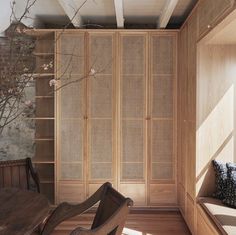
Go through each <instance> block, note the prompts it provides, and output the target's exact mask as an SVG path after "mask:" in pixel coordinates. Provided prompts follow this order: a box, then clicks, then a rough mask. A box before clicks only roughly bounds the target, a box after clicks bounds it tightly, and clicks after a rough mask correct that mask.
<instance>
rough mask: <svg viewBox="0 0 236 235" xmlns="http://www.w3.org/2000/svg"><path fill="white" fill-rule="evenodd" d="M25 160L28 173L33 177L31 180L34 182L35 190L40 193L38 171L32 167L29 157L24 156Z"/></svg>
mask: <svg viewBox="0 0 236 235" xmlns="http://www.w3.org/2000/svg"><path fill="white" fill-rule="evenodd" d="M26 162H27V165H28V168H29V172H30V175H31V177H32V178H33V180H34V182H35V184H36V187H37V192H38V193H40V186H39V185H40V180H39V175H38V172H36V170H35V169H34V167H33V165H32V162H31V159H30V158H26Z"/></svg>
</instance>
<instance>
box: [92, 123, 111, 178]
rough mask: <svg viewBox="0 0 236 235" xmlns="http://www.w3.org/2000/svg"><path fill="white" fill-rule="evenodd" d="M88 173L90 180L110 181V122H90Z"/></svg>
mask: <svg viewBox="0 0 236 235" xmlns="http://www.w3.org/2000/svg"><path fill="white" fill-rule="evenodd" d="M90 123H91V126H90V131H89V136H90V141H89V144H88V146H89V165H90V167H89V173H90V179H91V180H96V179H97V180H100V179H105V180H106V179H107V180H110V179H112V178H113V177H112V168H113V164H112V162H113V156H112V152H113V151H112V143H113V141H112V121H111V120H106V119H102V120H99V119H92V120H91V121H90Z"/></svg>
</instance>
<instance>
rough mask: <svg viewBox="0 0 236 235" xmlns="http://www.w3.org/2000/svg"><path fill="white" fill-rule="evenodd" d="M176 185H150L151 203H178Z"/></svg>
mask: <svg viewBox="0 0 236 235" xmlns="http://www.w3.org/2000/svg"><path fill="white" fill-rule="evenodd" d="M176 201H177V200H176V187H175V185H172V184H169V185H168V184H165V185H156V184H151V185H150V203H151V205H152V204H160V205H171V204H173V205H174V204H176Z"/></svg>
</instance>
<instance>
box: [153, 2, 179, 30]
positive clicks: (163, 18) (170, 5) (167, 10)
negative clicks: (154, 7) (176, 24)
mask: <svg viewBox="0 0 236 235" xmlns="http://www.w3.org/2000/svg"><path fill="white" fill-rule="evenodd" d="M178 1H179V0H168V1H167V2H166V4H165V6H164V8H163V10H162V13H161V15H160V18H159V20H158V22H157V28H166V26H167V24H168V22H169V20H170V17H171V15H172V14H173V11H174V9H175V7H176V5H177V3H178Z"/></svg>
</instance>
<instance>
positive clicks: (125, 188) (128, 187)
mask: <svg viewBox="0 0 236 235" xmlns="http://www.w3.org/2000/svg"><path fill="white" fill-rule="evenodd" d="M119 191H120V192H121V193H122V194H124V195H125V196H126V197H131V198H132V200H133V201H134V204H135V206H142V205H146V185H145V184H137V183H134V184H120V186H119Z"/></svg>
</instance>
